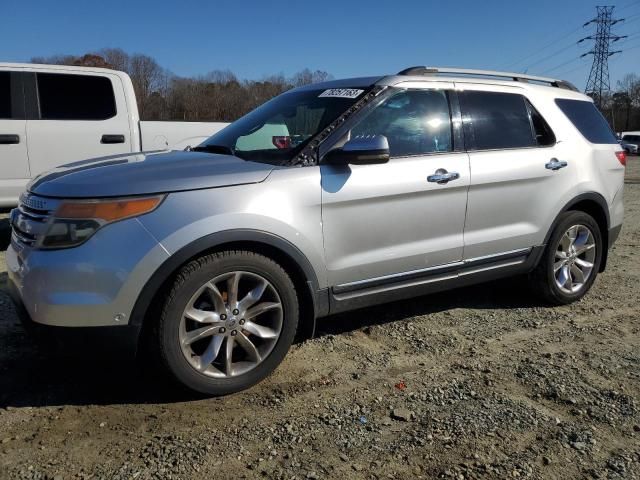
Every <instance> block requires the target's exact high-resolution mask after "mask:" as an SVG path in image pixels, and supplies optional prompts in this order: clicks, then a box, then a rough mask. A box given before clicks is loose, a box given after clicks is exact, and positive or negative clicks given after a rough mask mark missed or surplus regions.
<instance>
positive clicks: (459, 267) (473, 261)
mask: <svg viewBox="0 0 640 480" xmlns="http://www.w3.org/2000/svg"><path fill="white" fill-rule="evenodd" d="M531 251H532V248H521V249H518V250H509V251H506V252H501V253H494V254H491V255H485V256H482V257H475V258H470V259H467V260H463V261H460V262H451V263H446V264H443V265H436V266H434V267H428V268H422V269H419V270H410V271H408V272H401V273H394V274H391V275H384V276H381V277H375V278H369V279H366V280H358V281H355V282H349V283H342V284H340V285H336V286H334V287H333V289H332V290H333V293H335V294H340V293H348V292H352V291H354V290H364V289H369V288H375V287H379V286H382V285H386V284H390V283H401V282H409V284H411V282H410V281H411V280H415V279H423V280H424V277H437V276H439V275H444V274H447V275H446V276H445V277H443V278H431V279H429V280H428V281H430V282H432V281H439V280H447V279H450V278H452V275H450V274H451V273H454V275H453V277H455V276H458V275H469V274H471V273H479V272H482V271H487V270H493V269H496V268H503V267H509V266H513V265H518V264H520V263H524V262H525V261H526V260H527V257H528V255H529V254H530V253H531ZM507 260H513V261H510V262H507V263H498V262H501V261H507ZM485 263H486V264H488V265H487V266H486V267H484V268H483V267H481V265H483V264H485ZM496 263H498V264H496ZM476 266H478V267H480V268H474V267H476ZM465 267H467V268H470V269H472V270H467V269H466V268H465Z"/></svg>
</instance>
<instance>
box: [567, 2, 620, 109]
mask: <svg viewBox="0 0 640 480" xmlns="http://www.w3.org/2000/svg"><path fill="white" fill-rule="evenodd" d="M614 8H615V7H613V6H599V7H596V9H597V11H598V16H597V17H596V18H594V19H592V20H589V21H588V22H586V23H585V24H584V25H583V27H586V26H588V25H590V24H592V23H595V24H596V34H595V35H590V36H588V37H584V38H582V39H580V40H579V41H578V43H581V42H584V41H585V40H594V42H595V43H594V46H593V49H592V50H591V51H589V52H587V53H583V54H582V55H580V57H581V58H582V57H586V56H587V55H593V64H592V65H591V72H590V73H589V80H588V81H587V88H586V89H585V93H586V94H588V95H591V97H593V99H594V101H595V102H596V105H598V107H600V108H602V106H603V105H602V103H603V95H606V94H607V93H608V92H609V91H610V90H611V85H610V84H609V57H611V56H612V55H615V54H616V53H620V52H621V50H611V43H615V42H617V41H618V40H620V39H622V38H626V35H612V34H611V27H612V26H613V25H615V24H616V23H619V22H622V21H624V19H623V18H622V19H618V20H614V19H613V18H612V15H613V9H614Z"/></svg>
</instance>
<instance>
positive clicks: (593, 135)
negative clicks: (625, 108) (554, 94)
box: [556, 98, 618, 143]
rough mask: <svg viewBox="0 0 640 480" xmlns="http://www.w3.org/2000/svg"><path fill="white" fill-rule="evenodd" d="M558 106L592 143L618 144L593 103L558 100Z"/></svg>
mask: <svg viewBox="0 0 640 480" xmlns="http://www.w3.org/2000/svg"><path fill="white" fill-rule="evenodd" d="M556 105H558V107H560V110H562V113H564V114H565V115H566V116H567V118H568V119H569V120H571V123H573V125H574V126H575V127H576V128H577V129H578V130H579V131H580V133H581V134H582V136H583V137H584V138H586V139H587V140H589V141H590V142H591V143H618V140H617V139H616V136H615V135H614V133H613V130H611V127H610V126H609V124H608V123H607V121H606V120H605V118H604V117H603V116H602V114H601V113H600V111H599V110H598V109H597V108H596V106H595V105H594V104H593V102H588V101H584V100H570V99H566V98H556Z"/></svg>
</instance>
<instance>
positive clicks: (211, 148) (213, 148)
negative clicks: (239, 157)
mask: <svg viewBox="0 0 640 480" xmlns="http://www.w3.org/2000/svg"><path fill="white" fill-rule="evenodd" d="M191 150H192V151H193V152H207V153H222V154H224V155H234V156H235V152H234V151H233V148H231V147H227V146H226V145H198V146H197V147H193V148H192V149H191Z"/></svg>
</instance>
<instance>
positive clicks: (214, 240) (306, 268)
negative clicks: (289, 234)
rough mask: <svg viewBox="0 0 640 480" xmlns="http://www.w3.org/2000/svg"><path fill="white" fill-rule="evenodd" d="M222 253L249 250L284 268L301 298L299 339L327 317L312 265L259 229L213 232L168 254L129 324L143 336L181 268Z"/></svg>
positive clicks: (325, 298)
mask: <svg viewBox="0 0 640 480" xmlns="http://www.w3.org/2000/svg"><path fill="white" fill-rule="evenodd" d="M221 250H249V251H252V252H256V253H260V254H262V255H265V256H267V257H269V258H271V259H272V260H274V261H275V262H277V263H278V264H280V266H282V268H284V270H285V271H286V272H287V273H288V274H289V275H290V276H291V280H292V281H293V283H294V285H295V287H296V290H297V291H298V294H299V295H300V302H299V304H300V322H301V323H300V326H299V328H298V332H299V337H301V338H305V337H310V336H313V334H314V331H315V319H316V318H317V317H321V316H324V315H326V314H328V308H329V303H328V302H329V300H328V295H327V294H326V292H327V291H326V290H320V288H319V284H318V278H317V275H316V273H315V270H314V269H313V266H312V264H311V262H310V261H309V260H308V259H307V257H306V256H305V255H304V254H303V253H302V252H301V251H300V250H299V249H298V248H297V247H296V246H295V245H293V244H292V243H291V242H289V241H288V240H286V239H284V238H282V237H279V236H277V235H274V234H271V233H268V232H263V231H259V230H249V229H238V230H228V231H222V232H216V233H213V234H210V235H207V236H205V237H202V238H199V239H197V240H195V241H193V242H191V243H190V244H188V245H186V246H184V247H182V248H181V249H180V250H178V251H177V252H175V253H174V254H172V255H171V257H169V258H168V259H167V260H166V261H165V262H164V263H163V264H162V265H161V266H160V267H159V268H158V269H157V270H156V271H155V272H154V274H153V275H152V276H151V278H150V279H149V281H147V283H146V284H145V286H144V287H143V289H142V291H141V293H140V295H139V296H138V299H137V300H136V303H135V305H134V308H133V311H132V314H131V318H130V324H131V325H134V326H137V327H139V328H140V329H141V333H140V337H141V338H142V337H143V336H144V334H145V331H146V327H148V326H149V324H150V322H149V320H150V319H152V318H153V316H154V315H159V311H157V309H158V308H159V307H160V305H161V304H162V300H161V299H162V297H163V295H165V294H166V292H167V291H168V290H169V289H170V288H171V285H172V284H173V280H174V278H175V276H176V275H177V273H178V272H179V271H180V269H181V268H182V267H183V266H184V265H186V264H187V263H189V262H190V261H191V260H193V259H195V258H197V257H200V256H202V255H206V254H209V253H212V252H216V251H221Z"/></svg>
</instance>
